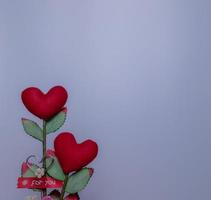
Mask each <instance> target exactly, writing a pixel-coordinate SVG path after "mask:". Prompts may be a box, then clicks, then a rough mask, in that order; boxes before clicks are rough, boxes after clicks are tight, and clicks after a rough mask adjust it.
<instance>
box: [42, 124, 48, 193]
mask: <svg viewBox="0 0 211 200" xmlns="http://www.w3.org/2000/svg"><path fill="white" fill-rule="evenodd" d="M46 135H47V134H46V121H45V120H43V142H42V154H43V169H44V170H45V173H46V159H45V157H46V148H47V142H46ZM46 195H47V189H43V190H42V197H44V196H46Z"/></svg>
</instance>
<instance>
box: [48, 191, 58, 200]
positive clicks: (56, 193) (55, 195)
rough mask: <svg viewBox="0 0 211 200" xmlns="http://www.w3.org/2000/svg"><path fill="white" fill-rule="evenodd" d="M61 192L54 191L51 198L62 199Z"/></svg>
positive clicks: (54, 199)
mask: <svg viewBox="0 0 211 200" xmlns="http://www.w3.org/2000/svg"><path fill="white" fill-rule="evenodd" d="M60 195H61V194H60V192H59V191H58V190H53V191H52V192H51V193H50V194H49V196H50V197H51V198H52V199H53V200H59V198H60Z"/></svg>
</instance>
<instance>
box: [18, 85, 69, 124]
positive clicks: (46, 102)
mask: <svg viewBox="0 0 211 200" xmlns="http://www.w3.org/2000/svg"><path fill="white" fill-rule="evenodd" d="M21 97H22V101H23V104H24V105H25V106H26V108H27V109H28V110H29V111H30V112H31V113H32V114H34V115H36V116H37V117H39V118H41V119H44V120H49V119H50V118H52V117H53V116H54V115H56V114H57V113H58V112H60V111H61V110H62V108H63V106H64V105H65V103H66V101H67V98H68V93H67V91H66V90H65V89H64V88H63V87H62V86H55V87H53V88H51V89H50V90H49V91H48V92H47V93H46V94H44V93H43V92H42V91H41V90H40V89H38V88H35V87H29V88H27V89H25V90H24V91H23V92H22V95H21Z"/></svg>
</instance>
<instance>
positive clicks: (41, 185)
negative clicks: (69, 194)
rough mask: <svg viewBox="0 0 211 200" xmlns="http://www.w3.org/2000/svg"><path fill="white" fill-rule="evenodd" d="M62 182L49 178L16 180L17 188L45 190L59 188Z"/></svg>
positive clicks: (21, 178)
mask: <svg viewBox="0 0 211 200" xmlns="http://www.w3.org/2000/svg"><path fill="white" fill-rule="evenodd" d="M62 186H63V181H59V180H56V179H53V178H50V177H43V178H34V177H30V178H23V177H20V178H18V184H17V188H29V189H45V188H61V187H62Z"/></svg>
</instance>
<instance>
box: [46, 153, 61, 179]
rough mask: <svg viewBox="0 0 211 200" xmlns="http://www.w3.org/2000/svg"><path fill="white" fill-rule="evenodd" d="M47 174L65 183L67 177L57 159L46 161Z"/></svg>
mask: <svg viewBox="0 0 211 200" xmlns="http://www.w3.org/2000/svg"><path fill="white" fill-rule="evenodd" d="M46 166H47V174H48V175H49V176H51V177H53V178H55V179H57V180H60V181H64V179H65V175H64V172H63V171H62V168H61V166H60V164H59V161H58V160H57V158H56V157H53V158H47V159H46Z"/></svg>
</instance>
